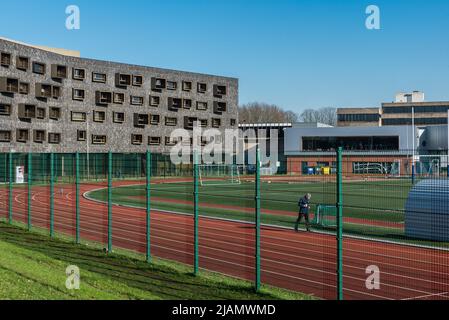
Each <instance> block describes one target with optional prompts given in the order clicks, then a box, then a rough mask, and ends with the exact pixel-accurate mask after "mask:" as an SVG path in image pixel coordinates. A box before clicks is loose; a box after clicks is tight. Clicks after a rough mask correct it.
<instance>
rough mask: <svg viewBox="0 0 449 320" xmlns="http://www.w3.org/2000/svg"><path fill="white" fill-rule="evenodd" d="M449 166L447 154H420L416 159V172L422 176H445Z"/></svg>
mask: <svg viewBox="0 0 449 320" xmlns="http://www.w3.org/2000/svg"><path fill="white" fill-rule="evenodd" d="M447 166H448V156H447V155H419V156H418V157H417V161H415V173H416V174H417V175H419V176H422V177H445V176H447Z"/></svg>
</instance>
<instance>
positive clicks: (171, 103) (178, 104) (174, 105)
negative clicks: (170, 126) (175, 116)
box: [167, 97, 182, 111]
mask: <svg viewBox="0 0 449 320" xmlns="http://www.w3.org/2000/svg"><path fill="white" fill-rule="evenodd" d="M167 102H168V110H172V111H177V110H178V109H180V108H182V99H180V98H172V97H168V99H167Z"/></svg>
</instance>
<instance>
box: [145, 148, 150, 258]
mask: <svg viewBox="0 0 449 320" xmlns="http://www.w3.org/2000/svg"><path fill="white" fill-rule="evenodd" d="M146 160H147V161H146V176H147V187H146V191H147V193H146V201H147V203H146V208H147V262H151V238H150V235H151V228H150V227H151V216H150V215H151V189H150V188H151V187H150V182H151V152H150V151H147V158H146Z"/></svg>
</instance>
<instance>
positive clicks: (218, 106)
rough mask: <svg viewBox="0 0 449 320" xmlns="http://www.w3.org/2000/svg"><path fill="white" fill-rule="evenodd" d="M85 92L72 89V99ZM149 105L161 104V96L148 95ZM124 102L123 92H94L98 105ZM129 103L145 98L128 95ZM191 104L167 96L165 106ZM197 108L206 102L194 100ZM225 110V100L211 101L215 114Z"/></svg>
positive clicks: (176, 107)
mask: <svg viewBox="0 0 449 320" xmlns="http://www.w3.org/2000/svg"><path fill="white" fill-rule="evenodd" d="M84 97H85V92H84V90H82V89H72V98H73V99H74V100H81V101H82V100H84ZM148 101H149V106H151V107H159V106H160V104H161V98H160V97H159V96H155V95H150V96H149V100H148ZM124 102H125V94H124V93H121V92H109V91H96V92H95V103H96V104H98V105H108V104H110V103H114V104H123V103H124ZM129 103H130V104H131V105H135V106H143V105H144V104H145V98H144V97H142V96H134V95H130V98H129ZM192 105H193V102H192V99H182V98H175V97H168V98H167V106H168V109H169V110H171V111H177V110H179V109H181V108H183V109H191V108H192ZM196 109H197V110H202V111H204V110H207V109H208V103H207V102H205V101H197V102H196ZM226 111H227V104H226V102H221V101H214V102H213V112H214V113H216V114H222V113H223V112H226Z"/></svg>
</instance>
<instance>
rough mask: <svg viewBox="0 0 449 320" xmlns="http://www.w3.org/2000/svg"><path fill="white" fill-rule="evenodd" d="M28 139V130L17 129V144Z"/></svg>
mask: <svg viewBox="0 0 449 320" xmlns="http://www.w3.org/2000/svg"><path fill="white" fill-rule="evenodd" d="M29 139H30V133H29V131H28V129H17V134H16V140H17V142H27V141H28V140H29Z"/></svg>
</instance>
